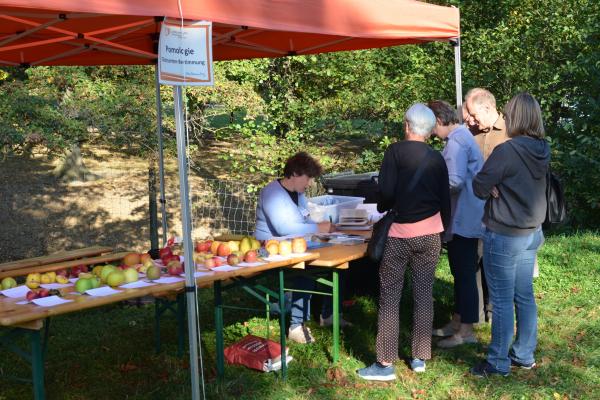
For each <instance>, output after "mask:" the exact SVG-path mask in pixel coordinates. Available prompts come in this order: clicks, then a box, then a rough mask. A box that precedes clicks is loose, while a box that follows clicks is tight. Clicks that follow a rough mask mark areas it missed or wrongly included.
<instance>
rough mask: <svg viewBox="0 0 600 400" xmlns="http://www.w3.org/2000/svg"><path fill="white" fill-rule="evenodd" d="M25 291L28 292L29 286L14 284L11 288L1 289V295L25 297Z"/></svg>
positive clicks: (14, 297) (13, 297) (15, 297)
mask: <svg viewBox="0 0 600 400" xmlns="http://www.w3.org/2000/svg"><path fill="white" fill-rule="evenodd" d="M27 292H29V288H28V287H27V286H25V285H21V286H16V287H14V288H11V289H6V290H3V291H2V292H0V293H2V294H3V295H5V296H6V297H10V298H12V299H18V298H21V297H25V295H26V294H27Z"/></svg>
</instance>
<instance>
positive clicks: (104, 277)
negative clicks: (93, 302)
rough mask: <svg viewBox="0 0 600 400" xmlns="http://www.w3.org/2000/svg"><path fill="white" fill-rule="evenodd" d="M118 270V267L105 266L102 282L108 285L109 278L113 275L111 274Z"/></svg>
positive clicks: (101, 274)
mask: <svg viewBox="0 0 600 400" xmlns="http://www.w3.org/2000/svg"><path fill="white" fill-rule="evenodd" d="M116 270H117V267H115V266H114V265H105V266H104V267H103V268H102V271H101V272H100V280H102V283H106V279H107V278H108V275H110V274H111V272H114V271H116Z"/></svg>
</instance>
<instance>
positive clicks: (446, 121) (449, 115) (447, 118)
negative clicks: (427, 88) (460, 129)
mask: <svg viewBox="0 0 600 400" xmlns="http://www.w3.org/2000/svg"><path fill="white" fill-rule="evenodd" d="M427 107H429V108H431V111H433V113H434V114H435V118H436V119H439V120H440V124H441V125H443V126H448V125H450V124H458V123H459V121H458V115H457V113H456V109H455V108H454V107H452V106H451V105H450V104H448V103H446V102H445V101H443V100H433V101H430V102H429V104H427Z"/></svg>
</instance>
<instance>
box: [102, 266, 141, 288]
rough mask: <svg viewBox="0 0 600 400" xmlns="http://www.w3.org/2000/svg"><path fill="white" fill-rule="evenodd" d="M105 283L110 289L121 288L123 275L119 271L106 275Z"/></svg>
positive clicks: (123, 279) (123, 280) (123, 281)
mask: <svg viewBox="0 0 600 400" xmlns="http://www.w3.org/2000/svg"><path fill="white" fill-rule="evenodd" d="M134 271H135V270H134ZM136 273H137V271H136ZM106 283H107V284H108V286H112V287H115V286H121V285H122V284H123V283H125V273H124V272H123V271H119V270H116V271H112V272H111V273H110V274H108V277H107V278H106Z"/></svg>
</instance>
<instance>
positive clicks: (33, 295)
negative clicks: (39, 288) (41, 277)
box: [25, 290, 40, 301]
mask: <svg viewBox="0 0 600 400" xmlns="http://www.w3.org/2000/svg"><path fill="white" fill-rule="evenodd" d="M38 297H40V296H39V294H38V292H35V291H33V290H30V291H29V292H27V294H26V295H25V298H26V299H27V301H31V300H34V299H37V298H38Z"/></svg>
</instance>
